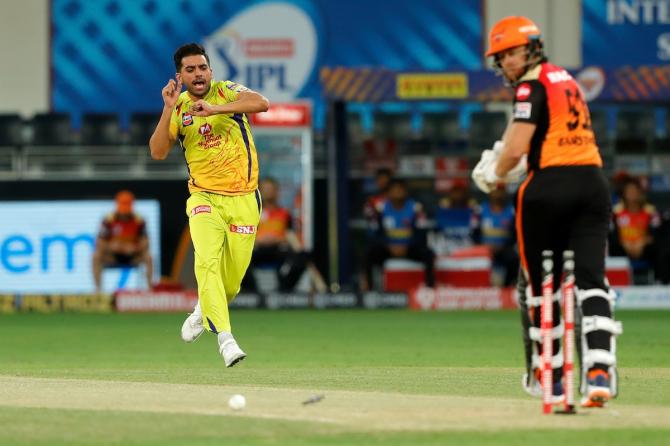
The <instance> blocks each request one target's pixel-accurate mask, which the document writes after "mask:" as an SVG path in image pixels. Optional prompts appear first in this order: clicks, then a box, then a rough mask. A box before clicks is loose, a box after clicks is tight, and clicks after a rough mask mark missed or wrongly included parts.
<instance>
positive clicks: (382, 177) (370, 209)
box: [363, 167, 393, 227]
mask: <svg viewBox="0 0 670 446" xmlns="http://www.w3.org/2000/svg"><path fill="white" fill-rule="evenodd" d="M392 179H393V174H392V173H391V169H389V168H387V167H382V168H379V169H377V171H376V172H375V185H376V186H377V193H375V194H374V195H372V196H370V197H369V198H368V199H367V201H366V202H365V206H364V207H363V215H364V216H365V218H366V220H367V221H368V223H369V224H370V223H371V224H372V225H371V227H374V224H375V223H376V221H377V209H378V208H379V206H380V205H381V203H383V202H384V201H386V198H387V195H388V191H389V185H390V184H391V180H392Z"/></svg>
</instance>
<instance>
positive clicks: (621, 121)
mask: <svg viewBox="0 0 670 446" xmlns="http://www.w3.org/2000/svg"><path fill="white" fill-rule="evenodd" d="M655 133H656V121H655V118H654V111H653V110H652V109H644V110H619V112H618V113H617V117H616V140H615V150H616V153H617V154H640V155H645V154H647V152H648V149H649V148H650V145H651V144H650V143H651V142H652V141H653V139H654V136H655Z"/></svg>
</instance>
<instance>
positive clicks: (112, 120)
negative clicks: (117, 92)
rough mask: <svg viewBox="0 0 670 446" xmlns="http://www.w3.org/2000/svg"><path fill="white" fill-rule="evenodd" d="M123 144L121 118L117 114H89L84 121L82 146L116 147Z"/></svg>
mask: <svg viewBox="0 0 670 446" xmlns="http://www.w3.org/2000/svg"><path fill="white" fill-rule="evenodd" d="M122 142H123V138H122V132H121V124H120V123H119V116H118V115H117V114H115V113H103V114H98V113H87V114H85V115H84V117H83V119H82V126H81V144H82V145H87V146H115V145H119V144H121V143H122Z"/></svg>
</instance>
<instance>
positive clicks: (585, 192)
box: [472, 16, 621, 407]
mask: <svg viewBox="0 0 670 446" xmlns="http://www.w3.org/2000/svg"><path fill="white" fill-rule="evenodd" d="M486 56H487V57H492V59H493V66H494V68H495V70H496V71H497V72H498V73H499V74H501V75H502V76H503V78H504V80H505V83H506V84H507V85H509V86H511V87H513V88H514V107H513V118H512V120H511V122H510V123H509V124H508V126H507V128H506V130H505V133H504V134H503V136H502V141H501V142H498V143H496V145H495V146H494V149H493V150H487V151H484V153H483V154H482V159H481V160H480V162H479V164H477V166H476V167H475V169H474V171H473V173H472V176H473V179H474V181H475V183H476V184H477V186H478V187H479V188H480V189H481V190H482V191H484V192H486V193H488V192H489V191H490V190H491V189H492V188H493V187H495V185H496V184H497V183H498V182H499V181H511V180H515V179H517V178H519V175H520V173H523V171H524V170H527V177H526V179H525V180H524V181H523V183H522V184H521V185H520V187H519V191H518V195H517V201H516V230H517V239H518V241H519V254H520V257H521V269H522V278H521V280H522V281H523V282H526V283H527V286H526V287H525V289H524V290H523V291H522V292H521V293H520V295H521V298H520V304H521V309H522V310H521V311H522V321H523V330H524V338H525V339H526V340H527V342H526V343H525V344H526V348H527V351H526V357H527V365H526V366H527V373H526V375H524V381H523V384H524V388H525V389H526V390H527V391H528V392H529V393H531V394H533V395H538V396H539V395H540V394H541V390H540V384H539V369H540V357H541V354H542V345H541V343H540V342H538V341H540V329H539V327H540V302H541V296H542V293H541V290H542V286H541V282H542V251H543V250H551V251H553V253H554V259H553V264H554V305H553V314H554V321H553V326H554V328H553V330H552V338H553V340H554V342H553V350H552V351H553V352H555V354H554V355H553V358H552V369H553V398H554V401H553V402H554V403H561V402H562V401H563V398H564V391H563V383H562V381H561V377H562V376H563V373H562V368H563V352H562V349H561V344H562V343H561V342H560V340H561V337H562V336H563V331H564V327H563V322H562V321H561V314H560V306H559V302H558V299H559V293H558V290H559V289H560V280H561V274H560V269H561V265H562V259H561V256H562V253H563V252H564V251H566V250H572V251H574V257H575V283H576V288H575V296H576V301H577V305H576V313H577V324H576V325H577V330H576V342H577V343H578V344H579V346H578V350H579V352H580V359H581V369H582V377H581V378H582V379H581V389H580V390H581V393H582V401H581V404H582V406H584V407H602V406H603V405H604V404H605V403H606V402H607V401H608V400H610V399H611V398H612V397H614V396H616V394H617V374H616V338H615V336H616V335H618V334H620V333H621V323H620V322H616V321H615V320H614V319H613V307H614V300H613V294H612V293H611V292H610V289H609V287H608V284H607V282H606V279H605V253H606V240H607V230H608V224H609V221H610V212H611V205H610V192H609V188H608V184H607V180H606V178H605V176H604V175H603V173H602V169H601V167H602V160H601V157H600V153H599V150H598V146H597V145H596V140H595V136H594V134H593V130H592V128H591V119H590V116H589V109H588V107H587V105H586V102H585V99H584V95H583V93H582V91H581V89H580V88H579V85H578V84H577V82H575V80H574V79H573V78H572V76H571V75H570V74H569V73H568V72H567V71H566V70H564V69H563V68H561V67H559V66H556V65H553V64H551V63H549V62H548V60H547V58H546V56H545V54H544V51H543V42H542V37H541V34H540V30H539V29H538V27H537V26H536V25H535V23H533V22H532V21H531V20H530V19H528V18H526V17H518V16H517V17H506V18H504V19H502V20H500V21H499V22H498V23H496V24H495V25H494V26H493V28H492V29H491V33H490V36H489V48H488V51H487V52H486ZM580 332H581V333H580Z"/></svg>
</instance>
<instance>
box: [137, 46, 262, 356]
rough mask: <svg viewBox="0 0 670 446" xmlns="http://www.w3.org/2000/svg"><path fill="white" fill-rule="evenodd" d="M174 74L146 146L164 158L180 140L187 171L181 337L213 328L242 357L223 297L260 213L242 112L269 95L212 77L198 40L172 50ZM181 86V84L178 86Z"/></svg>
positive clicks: (237, 280) (222, 349) (245, 257)
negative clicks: (188, 257)
mask: <svg viewBox="0 0 670 446" xmlns="http://www.w3.org/2000/svg"><path fill="white" fill-rule="evenodd" d="M174 64H175V69H176V75H175V79H170V80H169V81H168V83H167V85H165V87H163V90H162V95H163V102H164V107H163V113H162V114H161V118H160V121H159V122H158V124H157V126H156V130H155V131H154V133H153V135H152V136H151V139H150V141H149V147H150V149H151V157H152V158H153V159H158V160H162V159H165V158H166V157H167V155H168V153H169V151H170V149H171V148H172V146H173V145H174V144H175V142H176V141H177V140H178V141H179V143H180V145H181V147H182V150H183V151H184V157H185V158H186V164H187V166H188V171H189V179H188V187H189V192H190V194H191V195H190V197H189V199H188V200H187V202H186V214H187V216H188V218H189V228H190V232H191V239H192V240H193V247H194V249H195V276H196V279H197V282H198V304H197V305H196V307H195V309H194V311H193V313H191V314H190V315H189V316H188V318H187V319H186V321H185V322H184V324H183V326H182V330H181V336H182V339H183V340H184V341H186V342H193V341H194V340H196V339H197V338H198V336H200V334H201V333H202V332H203V331H204V330H208V331H210V332H212V333H215V334H216V335H217V338H218V344H219V353H220V354H221V355H222V356H223V359H224V362H225V364H226V367H232V366H233V365H235V364H236V363H237V362H239V361H241V360H242V359H244V358H245V357H246V354H245V353H244V352H243V351H242V349H241V348H240V347H239V346H238V344H237V342H236V341H235V338H234V337H233V334H232V328H231V325H230V315H229V313H228V303H229V302H231V301H232V300H233V299H234V298H235V296H236V295H237V293H238V292H239V290H240V284H241V282H242V278H243V277H244V274H245V272H246V270H247V267H248V266H249V262H250V260H251V253H252V250H253V247H254V240H255V237H256V227H257V226H258V222H259V219H260V212H261V197H260V194H259V192H258V160H257V157H256V147H255V146H254V139H253V137H252V135H251V128H250V126H249V121H248V120H247V116H246V114H247V113H259V112H264V111H267V109H268V107H269V102H268V100H267V99H266V98H265V97H263V96H262V95H260V94H259V93H256V92H254V91H251V90H249V89H248V88H246V87H244V86H242V85H239V84H236V83H235V82H232V81H215V80H213V79H212V69H211V68H210V65H209V56H208V55H207V53H206V52H205V49H204V48H203V47H202V46H201V45H198V44H196V43H189V44H186V45H183V46H181V47H179V48H177V50H176V51H175V53H174ZM182 86H184V87H186V91H184V92H183V93H182V92H181V90H182Z"/></svg>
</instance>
